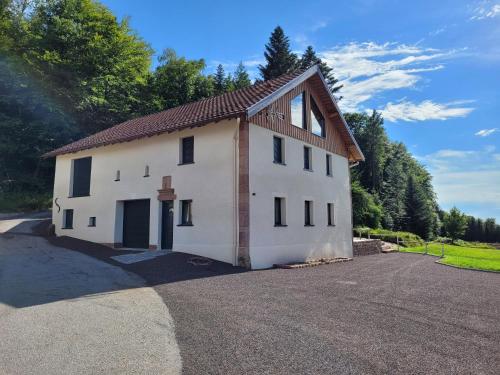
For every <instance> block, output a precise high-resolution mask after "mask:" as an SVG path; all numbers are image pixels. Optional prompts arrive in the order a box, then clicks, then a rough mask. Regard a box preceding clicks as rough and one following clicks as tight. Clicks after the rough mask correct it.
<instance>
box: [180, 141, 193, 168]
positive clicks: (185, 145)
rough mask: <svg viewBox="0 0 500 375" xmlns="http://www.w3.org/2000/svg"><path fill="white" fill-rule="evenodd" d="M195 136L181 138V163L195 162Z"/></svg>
mask: <svg viewBox="0 0 500 375" xmlns="http://www.w3.org/2000/svg"><path fill="white" fill-rule="evenodd" d="M193 154H194V137H186V138H182V139H181V152H180V159H181V160H180V163H179V164H191V163H194V156H193Z"/></svg>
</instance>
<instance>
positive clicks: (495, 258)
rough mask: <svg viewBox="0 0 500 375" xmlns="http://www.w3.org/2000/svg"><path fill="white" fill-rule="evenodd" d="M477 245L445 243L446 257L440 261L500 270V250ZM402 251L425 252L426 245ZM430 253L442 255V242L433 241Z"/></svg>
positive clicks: (465, 266) (478, 268)
mask: <svg viewBox="0 0 500 375" xmlns="http://www.w3.org/2000/svg"><path fill="white" fill-rule="evenodd" d="M473 246H475V245H472V244H471V245H470V246H468V245H466V244H464V246H456V245H447V244H445V245H444V258H443V259H441V260H440V263H443V264H449V265H452V266H457V267H460V268H469V269H475V270H485V271H497V272H500V250H496V249H494V248H491V247H489V246H484V247H473ZM400 251H401V252H411V253H423V252H425V246H417V247H406V248H403V247H401V248H400ZM428 254H429V255H436V256H441V244H439V243H431V244H429V247H428Z"/></svg>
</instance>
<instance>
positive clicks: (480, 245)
mask: <svg viewBox="0 0 500 375" xmlns="http://www.w3.org/2000/svg"><path fill="white" fill-rule="evenodd" d="M453 244H454V245H457V246H462V247H472V248H475V249H495V247H494V246H491V245H489V244H487V243H483V242H469V241H464V240H456V241H455V242H454V243H453Z"/></svg>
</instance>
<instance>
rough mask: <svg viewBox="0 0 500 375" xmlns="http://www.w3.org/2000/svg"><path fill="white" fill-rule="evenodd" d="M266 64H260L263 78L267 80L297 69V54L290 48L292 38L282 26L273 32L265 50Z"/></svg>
mask: <svg viewBox="0 0 500 375" xmlns="http://www.w3.org/2000/svg"><path fill="white" fill-rule="evenodd" d="M264 57H265V58H266V64H265V65H259V70H260V74H261V76H262V78H263V79H264V80H265V81H267V80H270V79H273V78H277V77H279V76H280V75H282V74H286V73H290V72H293V71H294V70H296V69H297V66H298V62H297V55H295V54H294V53H293V52H292V51H291V49H290V40H289V39H288V37H287V36H286V35H285V32H284V31H283V29H282V28H281V27H280V26H277V27H276V28H275V29H274V31H273V32H272V33H271V37H270V38H269V43H267V44H266V50H265V51H264Z"/></svg>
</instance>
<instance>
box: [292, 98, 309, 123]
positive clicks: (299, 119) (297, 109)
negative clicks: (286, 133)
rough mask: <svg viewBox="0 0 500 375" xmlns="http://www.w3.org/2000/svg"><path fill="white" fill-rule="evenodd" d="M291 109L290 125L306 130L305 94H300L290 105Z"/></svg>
mask: <svg viewBox="0 0 500 375" xmlns="http://www.w3.org/2000/svg"><path fill="white" fill-rule="evenodd" d="M290 104H291V107H292V125H294V126H297V127H299V128H303V129H307V124H306V101H305V93H304V92H301V93H300V94H299V95H297V96H296V97H295V98H293V99H292V102H291V103H290Z"/></svg>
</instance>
